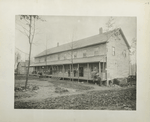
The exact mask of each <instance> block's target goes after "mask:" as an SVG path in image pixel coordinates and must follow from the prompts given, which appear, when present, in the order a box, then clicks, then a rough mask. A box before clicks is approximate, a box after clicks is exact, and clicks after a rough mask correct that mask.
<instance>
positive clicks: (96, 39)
mask: <svg viewBox="0 0 150 122" xmlns="http://www.w3.org/2000/svg"><path fill="white" fill-rule="evenodd" d="M116 30H119V31H120V32H121V34H122V36H123V38H124V40H125V43H126V44H127V46H128V47H130V46H129V43H128V42H127V40H126V38H125V36H124V34H123V32H122V30H121V29H120V28H119V29H115V31H116ZM113 31H114V30H112V31H109V32H105V33H102V34H97V35H94V36H91V37H88V38H84V39H80V40H77V41H73V43H72V42H70V43H67V44H63V45H60V46H58V47H53V48H50V49H48V50H47V51H46V50H45V51H43V52H41V53H40V54H38V55H37V56H35V58H37V57H42V56H45V55H49V54H54V53H58V52H63V51H67V50H71V49H78V48H82V47H87V46H91V45H96V44H100V43H106V42H107V40H108V35H109V34H110V33H112V32H113ZM72 47H73V48H72Z"/></svg>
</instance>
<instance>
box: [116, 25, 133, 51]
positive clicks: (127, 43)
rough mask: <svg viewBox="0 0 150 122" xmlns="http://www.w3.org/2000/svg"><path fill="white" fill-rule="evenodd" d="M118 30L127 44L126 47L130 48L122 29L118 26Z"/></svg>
mask: <svg viewBox="0 0 150 122" xmlns="http://www.w3.org/2000/svg"><path fill="white" fill-rule="evenodd" d="M119 30H120V32H121V34H122V36H123V38H124V40H125V43H126V45H127V46H128V48H129V49H130V48H131V47H130V45H129V43H128V41H127V39H126V37H125V35H124V33H123V31H122V29H121V28H120V29H119Z"/></svg>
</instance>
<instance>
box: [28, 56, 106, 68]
mask: <svg viewBox="0 0 150 122" xmlns="http://www.w3.org/2000/svg"><path fill="white" fill-rule="evenodd" d="M92 62H93V63H94V62H106V56H104V55H103V56H96V57H95V56H91V57H85V58H76V59H73V63H74V64H77V63H92ZM63 64H71V60H69V59H68V60H59V61H51V62H47V65H63ZM45 65H46V62H41V63H34V64H31V65H30V66H45Z"/></svg>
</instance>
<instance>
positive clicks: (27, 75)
mask: <svg viewBox="0 0 150 122" xmlns="http://www.w3.org/2000/svg"><path fill="white" fill-rule="evenodd" d="M31 49H32V44H31V43H30V50H29V62H28V69H27V74H26V82H25V89H26V88H27V84H28V77H29V68H30V57H31Z"/></svg>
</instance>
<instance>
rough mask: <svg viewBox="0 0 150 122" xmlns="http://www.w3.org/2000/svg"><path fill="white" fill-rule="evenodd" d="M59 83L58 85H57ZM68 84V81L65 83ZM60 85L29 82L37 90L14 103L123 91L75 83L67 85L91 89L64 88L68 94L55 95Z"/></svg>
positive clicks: (46, 82) (47, 82) (29, 92)
mask: <svg viewBox="0 0 150 122" xmlns="http://www.w3.org/2000/svg"><path fill="white" fill-rule="evenodd" d="M20 82H21V83H23V82H24V81H19V83H20ZM59 82H60V85H58V84H59ZM66 82H68V81H66ZM61 83H63V82H62V81H58V82H57V84H55V82H49V81H37V80H33V81H30V82H29V84H36V85H38V86H39V89H38V90H36V91H25V92H24V94H31V92H32V95H31V96H30V97H26V98H25V97H22V98H19V99H15V101H24V102H27V101H42V100H43V99H47V98H54V97H58V96H70V95H78V94H86V93H87V92H91V91H105V90H106V91H107V90H115V89H116V90H119V89H125V88H122V87H106V86H102V87H100V86H98V85H94V84H87V83H77V82H71V81H70V82H68V83H67V84H71V85H77V86H78V85H79V86H83V87H92V88H91V89H88V90H82V89H75V88H71V87H70V88H68V87H67V88H65V87H64V88H65V89H67V90H68V91H69V92H65V93H55V88H56V87H62V86H61Z"/></svg>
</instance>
